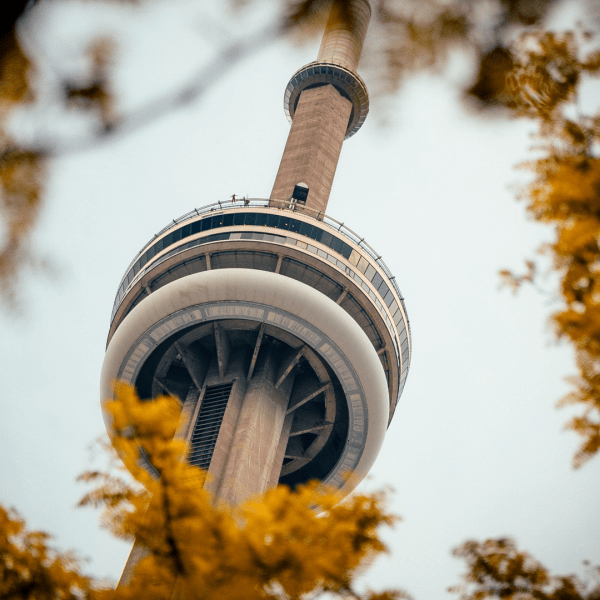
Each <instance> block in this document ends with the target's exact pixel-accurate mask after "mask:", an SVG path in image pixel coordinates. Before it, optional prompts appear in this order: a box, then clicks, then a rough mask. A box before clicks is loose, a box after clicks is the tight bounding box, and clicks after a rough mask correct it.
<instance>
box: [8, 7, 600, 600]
mask: <svg viewBox="0 0 600 600" xmlns="http://www.w3.org/2000/svg"><path fill="white" fill-rule="evenodd" d="M195 4H196V3H194V2H191V1H189V2H187V3H184V2H182V3H169V4H168V6H167V3H157V4H156V5H155V6H154V7H153V8H151V9H141V10H140V11H139V12H134V11H130V10H129V9H123V8H122V7H119V8H113V9H111V11H110V12H109V11H108V9H106V8H103V9H101V10H97V9H94V8H93V6H92V7H91V8H90V6H89V5H88V7H87V8H86V9H77V8H76V7H75V5H71V7H70V8H71V9H72V10H69V11H64V12H57V13H56V14H52V13H50V12H44V13H43V23H42V24H39V25H38V26H37V27H36V28H34V31H35V32H36V33H35V36H33V38H31V39H33V41H31V40H30V42H31V43H35V45H36V46H37V47H38V49H39V50H40V51H43V52H45V53H46V55H49V54H51V53H57V54H56V56H66V55H67V54H68V53H69V52H75V51H76V49H77V48H78V47H81V45H82V44H83V43H84V40H85V39H86V36H89V33H90V31H97V32H104V33H117V34H118V35H119V36H121V38H120V39H122V42H121V47H120V51H119V53H118V55H117V56H118V59H119V63H120V68H119V71H118V82H119V90H120V92H121V93H122V98H123V100H122V105H123V106H128V107H129V106H133V105H135V103H136V102H139V101H141V100H143V99H144V98H148V97H151V96H152V94H156V93H158V92H159V91H160V90H161V89H162V90H166V89H168V88H169V87H170V86H173V85H176V83H177V82H178V81H181V80H182V78H185V75H186V73H190V72H192V71H194V70H195V68H196V67H197V66H198V65H200V64H202V62H203V61H204V60H206V59H207V58H208V57H209V56H210V53H211V52H215V51H216V49H217V48H218V45H219V44H222V43H224V40H225V39H226V33H227V30H225V29H217V28H216V25H215V24H214V23H213V22H212V21H210V20H209V19H208V17H207V14H206V13H203V12H202V11H201V10H198V9H197V8H195ZM74 7H75V8H74ZM114 11H122V13H124V16H123V15H121V16H119V18H118V20H117V22H116V23H115V20H114V14H116V13H115V12H114ZM90 13H92V16H91V17H90V16H89V14H90ZM86 15H88V16H86ZM258 22H259V21H258V20H256V21H254V20H253V21H251V23H253V24H255V23H258ZM209 25H210V27H209ZM232 27H233V26H232ZM209 29H211V30H212V34H208V33H207V32H208V31H209ZM232 30H233V31H234V32H236V31H237V32H238V33H239V32H240V31H242V32H244V29H243V27H242V28H240V26H239V25H238V26H237V29H236V28H233V29H232ZM57 32H58V33H60V40H61V41H60V43H57V42H56V37H52V36H56V35H57ZM251 33H252V31H250V30H249V31H245V32H244V34H245V35H251ZM207 36H208V37H207ZM88 39H89V38H88ZM317 48H318V40H316V41H315V42H314V43H313V44H311V45H307V46H305V47H302V48H297V47H292V46H290V45H288V44H286V43H284V42H278V43H275V44H272V45H270V46H267V47H266V48H265V49H264V50H263V51H261V52H260V53H258V54H256V55H254V56H251V57H249V58H248V59H247V60H245V61H242V62H240V63H239V64H238V65H237V66H236V67H235V68H233V69H231V70H230V71H229V72H228V73H227V75H226V77H224V78H223V79H222V80H221V81H220V82H219V83H218V84H215V85H214V86H213V87H211V89H210V91H209V93H208V94H207V95H205V96H203V97H202V98H201V99H200V100H199V101H197V102H195V103H193V104H192V105H190V106H189V107H187V108H185V109H182V110H178V111H175V112H172V113H171V114H169V115H168V116H167V117H165V118H163V119H161V120H159V121H158V122H156V123H155V124H153V125H151V126H148V127H146V128H145V129H143V130H141V131H139V132H138V133H135V134H132V135H129V136H127V137H123V138H122V139H119V140H117V141H114V142H111V143H107V144H104V145H102V146H100V147H98V148H96V149H94V150H93V151H88V152H84V153H79V154H77V155H73V156H70V157H68V158H64V159H61V160H58V161H56V162H54V163H53V164H52V167H51V178H50V181H49V184H48V189H47V195H46V199H47V206H46V209H45V210H44V213H43V216H42V219H41V222H40V225H39V228H38V232H37V236H36V247H37V248H38V250H39V252H40V254H43V255H45V256H49V257H50V258H51V259H52V260H53V261H54V263H55V265H56V266H57V272H58V274H57V275H56V276H55V277H54V278H49V277H48V276H47V275H44V274H43V273H34V274H29V275H28V276H27V278H26V281H25V285H24V286H23V288H22V296H23V300H24V307H23V310H22V314H21V316H19V317H17V316H15V315H11V314H10V313H8V312H6V311H3V312H2V313H1V314H0V327H1V331H2V337H1V343H0V360H1V364H2V383H3V386H2V387H3V400H2V404H1V405H0V406H1V408H0V422H1V434H0V482H1V483H0V502H1V503H3V504H5V505H11V506H15V507H16V508H18V510H19V511H20V512H21V513H22V515H23V516H24V517H25V518H26V519H27V522H28V524H29V526H31V527H33V528H40V529H44V530H46V531H48V532H50V533H52V534H54V535H55V536H56V538H57V544H58V545H59V546H60V547H61V548H73V549H75V550H76V551H77V552H78V553H79V554H80V555H81V556H85V557H89V558H90V560H91V562H90V564H89V565H88V567H87V568H88V570H89V572H91V573H93V574H95V575H97V576H107V577H110V578H112V579H113V580H116V579H118V577H119V575H120V573H121V570H122V568H123V565H124V563H125V560H126V557H127V554H128V552H129V546H128V545H127V544H124V543H122V542H117V541H115V540H113V539H111V538H110V537H109V535H108V534H107V533H106V532H104V531H102V530H100V528H99V526H98V521H97V515H96V514H95V513H94V512H93V511H89V510H82V509H75V508H74V505H75V503H76V502H77V500H78V498H79V497H80V496H81V495H82V493H83V492H84V488H83V487H82V486H81V485H80V484H76V483H75V482H74V479H75V477H76V475H77V474H78V473H79V472H81V471H82V470H83V469H84V468H85V467H86V466H87V465H88V454H87V451H86V447H87V446H88V445H89V443H90V442H91V441H92V440H93V439H94V438H95V437H97V436H98V435H100V434H101V433H103V431H104V425H103V421H102V416H101V411H100V398H99V397H98V386H99V376H100V369H101V365H102V360H103V355H104V348H105V343H106V336H107V333H108V326H109V317H110V312H111V308H112V304H113V300H114V295H115V293H116V290H117V287H118V284H119V281H120V279H121V277H122V275H123V273H124V270H125V268H126V267H127V265H128V264H129V262H130V260H131V259H132V258H133V257H134V255H135V254H136V252H137V251H138V250H139V249H140V248H141V247H142V246H143V245H144V244H145V242H146V241H147V240H148V239H150V238H151V237H152V235H153V234H154V233H155V232H157V231H158V230H160V229H161V228H162V227H164V226H165V225H166V224H167V223H168V222H169V221H171V220H172V219H173V218H176V217H178V216H180V215H181V214H183V213H186V212H188V211H189V210H191V209H193V208H194V207H200V206H203V205H205V204H209V203H212V202H215V201H217V200H225V199H227V198H228V197H229V196H231V194H233V193H235V194H237V195H238V196H243V195H249V196H251V197H264V198H266V197H268V196H269V194H270V190H271V186H272V184H273V180H274V177H275V174H276V171H277V167H278V165H279V160H280V157H281V153H282V151H283V147H284V145H285V141H286V136H287V133H288V131H289V124H288V122H287V121H286V119H285V116H284V113H283V92H284V88H285V85H286V84H287V81H288V80H289V78H290V76H291V75H292V74H293V73H294V71H295V70H296V69H298V68H299V67H300V66H302V65H303V64H305V63H307V62H309V61H311V60H314V58H315V57H316V53H317ZM61 52H62V53H64V54H63V55H61V54H60V53H61ZM467 67H468V61H466V60H462V59H459V58H456V59H455V60H454V61H453V64H452V65H451V66H449V68H448V69H447V70H445V72H444V73H442V75H441V76H436V77H433V76H426V75H424V76H420V77H418V78H416V79H414V80H413V81H411V82H409V83H408V84H407V85H406V86H405V87H404V89H403V92H402V93H401V94H400V95H399V96H398V97H397V99H396V100H395V101H394V102H393V103H387V104H386V105H385V106H383V103H382V102H380V101H378V100H377V99H374V100H373V102H372V107H371V113H370V115H369V118H368V119H367V121H366V123H365V125H364V126H363V128H362V129H361V131H360V132H359V133H358V134H357V135H355V136H354V137H353V138H351V139H350V140H349V141H347V142H346V143H345V145H344V148H343V151H342V156H341V159H340V163H339V167H338V171H337V174H336V180H335V183H334V187H333V192H332V195H331V199H330V203H329V207H328V213H329V214H330V215H331V216H333V217H335V218H336V219H338V220H339V221H343V222H344V223H345V224H346V225H347V226H349V227H350V228H352V229H353V230H354V231H356V232H357V233H359V234H360V235H361V236H364V237H365V239H366V240H367V241H368V242H369V243H370V244H371V245H372V246H373V247H374V248H375V249H376V250H378V251H379V253H380V254H381V255H382V256H383V259H384V260H385V262H386V263H387V265H388V266H389V267H390V269H391V270H392V271H393V273H394V274H395V275H396V277H397V281H398V283H399V286H400V289H401V290H402V292H403V294H404V296H405V298H406V305H407V309H408V315H409V318H410V320H411V327H412V334H413V360H412V365H411V371H410V374H409V377H408V382H407V385H406V388H405V390H404V394H403V396H402V398H401V400H400V403H399V406H398V409H397V411H396V415H395V417H394V420H393V422H392V424H391V426H390V428H389V430H388V434H387V437H386V440H385V442H384V446H383V449H382V451H381V454H380V456H379V458H378V460H377V462H376V464H375V466H374V468H373V470H372V480H371V481H370V482H368V483H367V484H366V486H367V487H369V486H370V487H382V486H391V487H392V488H393V489H394V490H395V492H394V493H393V495H392V506H393V510H394V511H395V512H396V513H398V514H400V515H401V516H402V518H403V521H402V522H401V523H400V524H399V525H398V526H397V527H396V528H395V530H393V531H392V532H390V533H386V535H385V538H386V539H387V540H388V542H389V544H390V546H391V550H392V552H391V555H390V556H389V557H387V558H384V559H381V560H380V561H379V562H378V563H376V564H375V566H374V567H373V568H372V570H371V571H370V572H369V574H367V576H366V577H365V581H366V584H367V585H371V586H373V587H375V588H378V589H379V588H381V587H383V586H395V587H401V588H404V589H405V590H407V591H408V592H409V593H411V594H412V595H413V596H414V598H415V600H441V599H443V598H446V599H448V598H450V597H451V596H450V595H449V594H448V593H447V592H446V588H447V587H448V586H450V585H453V584H456V583H457V582H458V577H459V573H460V571H461V570H462V564H461V563H460V562H459V561H458V560H456V559H453V558H452V557H451V555H450V552H451V549H452V548H453V547H455V546H457V545H459V544H460V543H461V542H463V541H464V540H466V539H469V538H475V539H485V538H486V537H497V536H507V535H508V536H513V537H515V538H516V539H517V541H518V543H519V545H520V546H521V547H523V548H525V549H527V550H529V551H530V552H531V553H533V554H534V555H535V556H536V557H537V558H538V559H539V560H541V561H542V562H543V563H545V564H546V565H547V566H548V567H550V568H551V569H552V570H553V571H555V572H556V573H560V574H567V573H572V572H575V571H577V572H581V571H582V570H581V562H582V561H583V560H584V559H590V560H592V561H598V554H599V550H600V541H599V537H598V528H599V525H600V512H599V511H598V498H599V493H600V478H599V474H600V458H598V459H596V460H594V461H592V462H590V463H589V464H587V465H586V466H585V467H583V468H582V469H580V470H579V471H573V470H572V468H571V458H572V455H573V453H574V451H575V449H576V447H577V442H578V440H577V439H576V436H575V435H574V434H571V433H568V432H564V431H562V427H563V424H564V423H565V421H566V420H567V418H568V415H569V414H571V413H570V412H569V410H561V411H559V410H557V409H556V408H555V407H554V404H555V402H556V401H557V400H558V399H560V398H561V397H562V396H563V395H564V394H565V393H566V392H567V391H568V389H569V388H568V385H567V384H566V383H565V381H564V378H565V376H568V375H569V374H572V373H573V372H574V365H573V357H572V353H571V351H570V350H569V348H568V347H566V346H565V345H557V344H556V343H555V342H554V341H553V336H552V333H551V331H550V329H549V327H548V325H547V318H548V315H549V314H550V312H551V311H552V310H553V309H556V307H557V305H556V304H553V303H552V294H551V293H549V294H542V293H538V292H536V291H534V290H532V289H525V290H523V291H522V292H521V293H520V294H519V295H518V296H516V297H515V296H513V295H512V294H511V293H510V292H509V291H508V290H506V289H504V290H500V289H499V278H498V274H497V273H498V270H499V269H502V268H512V269H515V270H519V269H521V268H522V264H523V260H524V259H525V258H529V257H532V256H535V249H536V248H537V246H539V244H540V243H541V242H543V241H546V240H549V239H551V232H550V231H548V230H546V229H545V228H543V227H541V226H539V225H536V224H534V223H532V222H530V221H527V219H526V217H525V213H524V207H523V205H522V204H521V203H517V202H516V201H515V199H514V192H513V191H512V190H511V189H510V186H511V185H512V184H514V183H515V182H518V181H522V180H523V177H524V175H523V173H521V172H518V171H515V170H514V166H515V165H516V164H517V163H518V162H520V161H522V160H524V159H527V158H528V157H530V156H531V154H530V153H529V152H528V147H529V146H530V145H531V143H532V142H531V139H530V137H529V133H530V131H531V129H530V126H528V125H527V124H526V123H521V122H514V121H507V120H501V119H495V120H491V119H482V118H481V117H477V116H474V115H472V114H468V113H467V112H465V110H464V108H463V107H462V106H461V104H460V102H459V99H458V92H457V83H458V82H460V81H461V77H462V73H464V70H465V68H467ZM70 68H74V69H76V68H78V67H77V63H76V61H74V62H73V64H72V65H71V67H70ZM365 79H366V80H367V85H368V84H369V78H368V74H365ZM384 117H385V118H387V124H386V126H385V127H383V126H381V121H382V119H383V118H384ZM552 285H553V282H552V281H551V280H550V281H548V282H547V288H548V290H549V291H550V292H551V291H552ZM363 489H364V488H363Z"/></svg>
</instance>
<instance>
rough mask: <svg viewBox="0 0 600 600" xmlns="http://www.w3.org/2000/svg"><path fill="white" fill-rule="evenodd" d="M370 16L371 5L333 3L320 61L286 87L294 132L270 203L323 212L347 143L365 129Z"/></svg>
mask: <svg viewBox="0 0 600 600" xmlns="http://www.w3.org/2000/svg"><path fill="white" fill-rule="evenodd" d="M370 17H371V8H370V5H369V3H368V1H367V0H350V1H349V2H344V1H342V0H334V2H333V4H332V8H331V12H330V15H329V19H328V21H327V26H326V29H325V34H324V35H323V39H322V42H321V48H320V50H319V54H318V58H317V61H316V62H314V63H309V64H308V65H306V66H305V67H303V68H302V69H300V70H299V71H297V72H296V73H295V74H294V76H293V77H292V79H291V80H290V82H289V83H288V85H287V88H286V92H285V97H284V109H285V112H286V115H287V116H288V119H289V120H290V121H291V122H292V128H291V130H290V134H289V136H288V140H287V143H286V146H285V150H284V152H283V157H282V159H281V164H280V166H279V170H278V172H277V177H276V178H275V183H274V185H273V190H272V192H271V199H272V200H273V201H274V202H277V201H279V202H284V203H286V202H287V203H288V204H290V203H291V204H297V205H299V206H306V207H308V208H311V209H313V210H315V211H317V212H319V211H320V212H322V213H324V212H325V210H326V208H327V203H328V201H329V195H330V193H331V187H332V185H333V178H334V176H335V171H336V168H337V163H338V160H339V157H340V152H341V150H342V143H343V141H344V139H345V138H348V137H350V136H351V135H353V134H354V133H356V131H358V129H359V128H360V127H361V125H362V124H363V122H364V120H365V118H366V116H367V112H368V109H369V98H368V94H367V88H366V86H365V84H364V83H363V81H362V80H361V79H360V77H359V76H358V75H357V73H356V72H355V69H356V68H357V66H358V62H359V60H360V55H361V52H362V47H363V42H364V39H365V36H366V33H367V27H368V24H369V20H370Z"/></svg>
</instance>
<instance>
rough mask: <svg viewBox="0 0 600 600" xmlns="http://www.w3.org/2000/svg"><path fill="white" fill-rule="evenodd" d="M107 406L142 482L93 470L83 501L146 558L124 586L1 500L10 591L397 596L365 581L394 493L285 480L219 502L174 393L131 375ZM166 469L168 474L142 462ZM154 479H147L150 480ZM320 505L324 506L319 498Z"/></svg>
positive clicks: (2, 563) (121, 599)
mask: <svg viewBox="0 0 600 600" xmlns="http://www.w3.org/2000/svg"><path fill="white" fill-rule="evenodd" d="M107 409H108V411H109V413H110V414H111V415H112V418H113V427H114V429H113V431H114V436H113V438H112V442H113V444H114V445H115V448H116V449H117V451H118V453H119V455H120V456H121V457H122V458H123V459H124V460H125V462H126V464H127V467H128V468H129V470H130V471H131V473H132V474H133V475H134V476H135V478H136V480H137V482H132V481H131V480H130V479H129V478H128V477H126V476H125V475H124V473H122V472H118V471H117V472H116V473H114V472H113V473H106V472H98V471H90V472H87V473H84V474H83V475H82V477H81V478H82V480H84V481H86V482H87V483H90V484H92V485H93V486H94V488H93V489H92V490H91V491H90V492H88V493H87V494H86V495H85V496H84V497H83V499H82V500H81V503H80V504H81V506H95V507H101V508H102V509H103V517H102V519H103V523H104V526H105V527H107V528H108V529H109V530H110V531H111V532H112V533H113V534H114V535H116V536H118V537H121V538H124V539H130V540H133V539H135V543H136V546H135V547H134V548H139V549H140V552H139V554H138V555H139V556H141V560H140V561H139V562H138V563H137V564H136V565H135V567H134V568H133V569H132V570H131V572H129V573H128V574H127V576H126V577H125V579H126V581H124V584H123V585H120V586H119V587H118V588H117V589H116V590H112V589H108V588H105V587H103V586H102V584H101V582H94V581H93V580H92V579H90V578H89V577H86V576H84V575H82V573H81V568H80V566H79V564H78V562H77V561H76V560H75V559H74V558H73V556H71V555H69V554H61V553H59V552H57V551H54V550H52V549H51V548H50V547H49V546H48V544H47V542H48V536H47V535H45V534H43V533H39V532H27V531H26V530H25V528H24V524H23V522H22V520H20V519H19V517H18V516H17V515H16V514H15V513H14V512H8V511H5V510H4V509H2V508H0V598H7V599H8V598H10V599H11V600H12V599H14V600H16V599H25V598H32V599H33V598H35V599H40V600H42V599H46V598H47V599H48V600H50V599H56V598H65V599H71V598H72V599H73V600H75V599H76V598H79V599H82V598H89V599H90V600H126V599H132V600H133V599H139V598H144V599H147V600H154V599H155V600H170V599H171V598H184V599H186V600H193V599H209V598H220V599H223V600H253V599H256V600H258V599H261V600H268V599H271V600H288V599H289V600H292V599H300V598H303V599H311V598H319V597H321V596H324V595H326V596H327V597H328V598H343V599H357V600H358V599H364V600H394V599H400V598H406V597H407V596H406V595H405V594H403V593H402V592H399V591H395V590H392V591H386V592H378V593H376V592H370V591H367V592H365V593H359V592H357V591H356V590H355V589H354V587H353V586H354V584H355V580H356V577H357V576H358V575H359V574H361V573H362V572H363V571H364V570H365V569H366V568H367V567H368V566H369V565H370V563H371V562H372V560H373V559H374V558H375V557H376V556H377V555H379V554H381V553H382V552H386V550H387V549H386V547H385V545H384V544H383V542H382V541H381V539H380V529H381V528H382V527H384V526H391V525H393V523H394V522H395V521H396V518H395V517H394V516H392V515H391V514H389V513H388V512H387V511H386V508H385V495H384V494H383V493H372V494H355V495H353V497H352V498H351V499H350V500H348V501H346V502H343V503H341V504H340V503H338V502H339V498H338V497H337V496H336V494H335V493H332V492H327V491H323V490H321V489H320V488H319V487H318V483H317V482H314V483H311V484H308V485H304V486H300V487H298V488H297V489H296V490H294V491H293V490H291V489H290V488H288V487H287V486H279V487H277V488H274V489H271V490H269V491H268V492H267V493H266V494H265V495H264V497H261V498H252V499H250V500H249V501H247V502H245V503H244V504H242V505H241V506H236V507H229V506H216V505H215V504H216V502H215V499H214V497H212V496H211V494H210V492H209V491H207V490H206V489H205V488H204V485H203V484H204V480H205V473H204V472H202V471H201V470H200V469H198V468H197V467H192V466H190V465H189V464H188V463H187V462H186V460H185V453H186V445H185V443H184V442H183V441H182V440H180V439H178V438H177V436H175V433H176V430H177V427H178V424H179V418H180V409H179V406H178V405H177V403H176V401H175V400H174V399H173V398H170V397H159V398H156V399H154V400H152V401H141V400H140V399H139V398H138V397H137V395H136V393H135V391H134V390H133V389H132V388H131V387H129V386H125V385H120V386H118V388H117V392H116V399H115V400H114V401H112V402H110V403H108V406H107ZM146 461H149V462H150V464H152V465H153V467H154V468H155V469H156V476H153V475H151V474H150V472H149V471H147V470H146V469H144V468H143V467H141V466H140V465H141V464H142V462H143V463H144V464H147V463H146ZM140 484H143V485H140ZM317 507H318V510H315V509H316V508H317Z"/></svg>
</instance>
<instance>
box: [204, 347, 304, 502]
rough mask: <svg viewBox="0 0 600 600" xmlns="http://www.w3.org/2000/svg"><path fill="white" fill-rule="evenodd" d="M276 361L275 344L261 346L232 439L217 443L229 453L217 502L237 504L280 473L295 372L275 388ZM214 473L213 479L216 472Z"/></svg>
mask: <svg viewBox="0 0 600 600" xmlns="http://www.w3.org/2000/svg"><path fill="white" fill-rule="evenodd" d="M261 354H262V352H261ZM279 362H280V361H279V350H278V349H277V348H276V347H275V346H274V345H271V346H269V347H266V348H264V356H261V358H260V360H259V361H258V364H257V368H256V370H255V373H254V376H253V377H252V379H251V380H250V381H249V382H248V384H247V387H246V392H245V395H244V398H243V401H242V404H241V408H240V411H239V415H238V417H237V422H236V424H235V429H234V431H233V435H232V436H231V439H229V440H226V439H225V438H226V437H229V436H223V439H221V435H219V440H218V441H217V445H219V444H221V443H226V444H227V446H228V456H227V461H226V463H225V466H224V468H223V471H222V474H221V476H220V478H219V479H220V481H219V482H218V487H217V502H225V503H228V504H230V505H236V504H239V503H240V502H243V501H244V500H245V499H247V498H248V497H250V496H253V495H255V494H260V493H263V492H265V491H266V489H267V487H268V486H269V484H271V482H272V481H273V477H274V476H273V473H274V472H275V471H276V472H277V475H279V472H280V471H281V465H282V463H283V450H284V449H285V445H286V443H287V437H288V436H289V426H290V425H291V421H290V420H289V419H287V420H286V411H287V406H288V400H289V396H290V392H291V389H292V385H293V382H294V375H293V373H292V374H290V375H288V376H287V377H286V378H285V381H284V382H283V383H282V384H281V385H280V386H279V387H278V388H276V387H275V383H276V381H275V378H276V377H277V374H278V371H277V370H278V368H279ZM224 426H225V423H224ZM282 433H283V434H284V435H283V436H282ZM283 438H286V439H285V440H283ZM216 450H217V449H216V448H215V452H216ZM276 463H277V464H276ZM211 472H212V465H211ZM214 476H215V479H216V478H217V474H216V473H215V474H214ZM215 484H217V481H215Z"/></svg>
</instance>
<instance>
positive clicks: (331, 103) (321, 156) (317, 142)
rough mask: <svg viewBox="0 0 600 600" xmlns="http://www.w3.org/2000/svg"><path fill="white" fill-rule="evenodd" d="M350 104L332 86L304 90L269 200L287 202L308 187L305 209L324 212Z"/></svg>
mask: <svg viewBox="0 0 600 600" xmlns="http://www.w3.org/2000/svg"><path fill="white" fill-rule="evenodd" d="M351 112H352V103H351V102H350V100H348V99H347V98H344V97H343V96H342V95H341V94H340V93H339V92H338V90H336V89H335V87H333V85H331V84H328V85H323V86H320V87H316V88H310V89H307V90H304V91H303V92H302V94H301V95H300V99H299V100H298V106H297V108H296V113H295V115H294V122H293V123H292V128H291V130H290V134H289V136H288V140H287V143H286V145H285V150H284V151H283V157H282V158H281V164H280V165H279V171H278V172H277V177H276V178H275V183H274V185H273V191H272V192H271V198H272V199H273V200H286V199H287V198H289V197H290V196H291V195H292V193H293V191H294V186H295V185H297V184H298V183H300V182H303V183H306V185H308V189H309V191H308V198H307V200H306V206H307V207H309V208H312V209H314V210H316V211H322V212H325V209H326V208H327V202H328V200H329V194H330V193H331V186H332V185H333V177H334V175H335V170H336V168H337V163H338V160H339V157H340V152H341V150H342V143H343V141H344V136H345V135H346V129H347V127H348V121H349V119H350V113H351Z"/></svg>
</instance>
